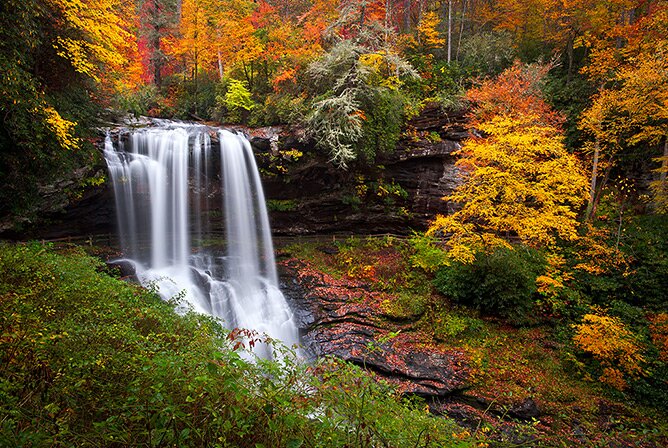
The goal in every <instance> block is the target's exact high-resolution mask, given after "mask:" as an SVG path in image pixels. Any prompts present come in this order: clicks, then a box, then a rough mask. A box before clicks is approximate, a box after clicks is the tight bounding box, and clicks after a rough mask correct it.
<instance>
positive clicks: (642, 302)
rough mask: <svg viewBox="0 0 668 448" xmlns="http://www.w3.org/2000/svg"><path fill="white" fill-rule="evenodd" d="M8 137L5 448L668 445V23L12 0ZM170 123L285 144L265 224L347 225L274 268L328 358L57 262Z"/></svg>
mask: <svg viewBox="0 0 668 448" xmlns="http://www.w3.org/2000/svg"><path fill="white" fill-rule="evenodd" d="M0 111H1V112H2V114H1V115H0V307H1V308H2V313H0V330H1V331H0V347H2V350H1V352H0V359H1V360H2V361H1V362H0V445H1V446H17V447H18V446H26V447H38V446H221V447H223V446H244V447H245V446H248V447H256V448H257V447H274V446H275V447H279V446H281V447H283V446H288V447H294V448H297V447H321V446H322V447H324V446H332V447H338V446H349V447H377V446H383V447H400V446H401V447H403V446H416V447H417V446H447V447H460V446H461V447H465V446H578V445H581V446H620V447H627V446H628V447H631V446H639V447H653V446H657V447H659V446H666V444H668V419H667V418H666V417H667V415H666V403H667V402H668V302H667V301H666V291H668V215H667V214H668V179H667V176H668V1H665V0H588V1H584V0H524V1H520V0H441V1H437V0H384V1H381V0H376V1H373V0H293V1H288V0H267V1H265V0H254V1H251V0H234V1H232V0H126V1H120V0H95V1H94V0H4V1H3V2H1V3H0ZM425 117H426V118H425ZM151 119H170V120H180V121H186V122H188V123H198V124H202V125H206V126H222V127H225V128H229V129H235V130H238V131H239V132H242V133H246V135H256V134H254V133H258V132H260V133H262V132H269V133H271V132H276V133H277V134H276V135H277V136H279V137H276V138H277V139H278V143H277V144H276V145H277V146H275V147H274V146H271V149H269V150H267V151H268V152H267V151H265V152H262V151H258V150H257V148H256V147H255V146H257V145H256V144H255V143H254V140H253V139H251V143H253V145H255V146H254V150H255V151H256V158H258V160H259V161H260V174H261V175H262V180H263V182H264V183H265V188H266V186H267V184H269V185H270V186H272V187H271V188H273V186H275V185H279V186H280V185H282V186H283V187H285V188H286V191H287V190H290V191H291V192H292V193H290V194H289V195H284V196H281V194H280V193H276V194H274V193H272V192H271V191H270V195H269V196H270V199H269V200H268V201H267V208H268V209H269V216H270V220H271V221H272V225H273V226H274V227H276V225H278V224H279V223H280V222H284V221H285V222H287V224H286V225H285V226H284V227H285V228H286V229H288V228H297V227H299V225H301V226H302V227H304V228H306V227H308V225H309V223H308V222H307V220H305V218H303V217H304V216H306V217H308V216H309V213H311V214H316V211H314V210H315V209H313V210H311V212H309V209H311V208H312V206H313V204H315V202H314V199H313V198H309V199H308V201H310V202H308V201H307V199H306V195H307V194H311V195H312V196H318V195H321V196H322V197H323V198H324V197H325V195H324V193H323V191H324V192H327V195H328V196H327V200H330V199H331V200H332V201H333V202H335V203H336V207H333V210H335V211H333V212H332V218H331V219H330V216H329V215H326V216H323V217H322V218H321V219H322V221H328V223H327V225H324V224H322V223H321V222H320V221H318V225H319V226H320V227H318V228H316V227H314V229H315V230H313V229H310V228H309V229H307V230H308V232H307V231H304V232H302V233H303V234H304V235H306V234H308V238H302V237H303V236H304V235H296V234H290V232H289V231H285V232H284V233H285V234H287V235H288V236H289V238H288V237H286V239H285V240H284V241H283V240H280V239H277V242H276V250H275V252H276V257H277V264H278V269H279V273H280V276H281V279H282V280H283V279H289V280H283V281H282V283H281V288H282V289H285V286H284V285H288V288H287V289H290V288H293V289H294V291H293V290H290V291H288V292H285V294H286V295H287V296H289V297H288V299H289V300H288V302H290V303H291V304H293V303H297V304H301V305H300V306H302V307H306V308H304V309H308V310H310V311H309V313H311V314H312V315H315V316H320V317H318V319H321V320H320V321H318V320H317V319H316V323H310V324H309V325H310V326H309V327H308V328H307V327H303V328H302V327H300V328H299V329H300V332H301V335H302V336H305V335H307V336H308V335H310V336H309V337H310V338H311V339H309V341H312V340H313V341H315V340H318V341H320V342H319V343H322V346H323V347H325V348H322V349H316V352H317V353H318V356H314V358H318V359H317V360H314V359H311V360H310V362H309V363H302V361H301V360H300V356H299V354H298V350H294V351H293V349H291V348H289V347H282V346H281V344H280V342H278V341H271V340H269V341H268V342H267V341H266V340H265V341H263V343H267V344H269V345H271V344H276V345H275V348H274V350H276V351H277V352H284V355H283V356H280V357H277V358H276V359H260V360H255V361H254V362H251V361H249V356H250V355H248V353H253V350H252V348H253V346H254V345H255V344H258V345H259V344H260V343H261V342H260V339H262V338H261V336H258V335H256V334H252V333H250V332H247V331H246V330H243V329H229V328H227V329H226V328H225V325H224V322H223V323H221V321H220V320H218V319H217V318H216V317H211V316H203V315H201V314H198V313H195V312H192V311H190V312H186V313H183V312H181V311H179V310H180V306H181V305H180V300H181V299H183V295H181V296H179V295H178V294H177V295H176V296H175V297H174V298H172V299H170V300H160V299H159V295H158V292H159V291H158V289H159V288H158V287H157V286H156V285H155V283H154V284H152V285H149V286H148V287H147V288H142V287H140V286H138V285H137V284H135V283H132V282H125V281H120V280H119V278H121V277H123V278H124V279H126V278H127V277H128V275H127V274H125V273H123V272H121V271H122V269H120V268H119V267H118V266H117V265H114V264H113V263H106V264H105V262H108V261H109V260H111V259H113V258H119V256H120V255H121V253H120V251H119V248H118V247H111V246H113V244H109V245H107V244H103V243H95V241H94V238H92V237H89V235H78V236H79V237H81V239H80V240H79V241H75V242H74V243H70V242H63V241H62V240H58V241H51V242H49V241H46V240H48V239H49V238H47V237H45V235H48V234H49V232H48V229H49V227H50V226H52V225H53V224H54V222H53V220H54V219H55V218H53V216H54V215H53V213H54V211H58V212H60V211H61V210H64V209H69V208H70V207H75V206H76V204H77V203H80V202H82V200H85V198H88V197H89V192H90V191H101V190H102V189H104V188H111V182H112V180H111V176H110V175H109V174H108V173H107V172H106V169H105V168H104V167H105V161H104V155H103V149H104V145H105V143H104V139H105V133H104V132H105V131H103V130H107V131H108V130H109V129H110V128H112V132H111V133H109V132H108V133H107V136H109V135H111V134H113V129H115V128H122V127H124V126H132V125H128V123H140V125H139V126H143V124H142V123H146V122H148V121H147V120H151ZM142 120H143V121H142ZM432 121H433V123H437V124H433V123H432ZM424 123H427V124H426V125H425V124H424ZM124 129H125V128H124ZM453 129H454V131H453ZM257 130H261V131H257ZM114 135H115V134H114ZM262 135H264V134H262ZM272 135H273V134H272ZM249 138H250V137H249ZM263 138H264V137H263ZM119 139H120V137H119ZM221 139H222V137H221ZM273 144H274V143H272V145H273ZM266 146H267V147H268V148H269V143H267V145H266ZM415 148H418V150H422V151H423V153H421V154H422V155H420V157H422V158H423V159H424V160H427V159H429V160H431V161H432V162H433V159H434V158H435V157H437V156H436V155H435V152H434V151H436V149H438V148H441V149H442V148H450V149H447V154H446V153H442V154H441V153H439V154H440V155H438V157H441V158H442V160H446V162H444V163H448V164H450V168H449V170H450V171H449V172H452V173H455V174H456V176H455V177H456V181H454V184H453V185H454V186H453V187H452V188H451V189H448V190H447V191H445V190H443V191H438V188H440V186H441V185H442V182H443V180H442V178H443V176H441V179H440V180H439V179H436V181H434V182H435V184H436V187H434V186H433V185H432V186H431V187H430V188H436V189H437V192H436V194H437V196H438V198H437V199H438V201H439V204H440V205H438V206H432V205H430V207H432V208H430V209H429V213H431V214H429V215H425V214H424V213H423V215H425V216H423V217H421V218H420V219H418V218H417V217H416V216H417V214H418V212H417V211H416V210H417V209H416V207H415V206H414V204H415V203H416V202H417V199H416V197H417V196H416V195H418V194H422V193H419V191H418V190H419V189H418V188H417V187H415V185H413V184H414V183H415V182H417V181H415V182H413V180H411V179H412V178H413V177H415V178H416V179H417V178H418V176H419V175H420V174H419V173H418V169H417V168H415V166H417V165H410V164H409V163H408V162H406V165H405V166H407V167H413V169H415V172H412V171H410V170H409V171H408V173H407V174H406V172H402V173H403V174H402V176H403V177H401V178H399V177H398V176H397V177H395V175H394V174H393V173H395V171H396V172H399V170H395V171H392V166H393V165H396V164H398V163H399V162H397V161H398V160H400V161H402V163H403V162H404V161H405V160H406V159H409V158H411V157H417V156H415V154H416V153H417V152H419V151H418V150H416V149H415ZM425 148H426V149H425ZM263 151H264V150H263ZM429 151H432V152H431V153H430V152H429ZM443 151H445V150H443ZM260 153H262V154H260ZM425 154H426V155H425ZM411 160H412V159H411ZM421 160H422V159H421ZM438 160H441V159H438ZM410 163H413V162H410ZM416 163H417V162H416ZM439 163H440V162H439ZM402 166H404V165H402ZM314 167H316V168H314ZM316 169H318V170H320V171H312V172H314V173H316V175H311V177H309V175H308V173H311V171H309V170H316ZM407 169H408V168H407ZM420 169H422V168H420ZM304 173H306V174H304ZM300 176H301V177H300ZM437 177H438V176H437ZM295 179H296V180H295ZM314 179H315V180H314ZM439 182H441V183H439ZM328 183H329V184H328ZM315 184H317V185H318V188H321V190H317V191H316V190H315V188H316V187H315ZM198 185H199V184H198ZM420 185H421V184H420ZM272 191H273V190H272ZM314 191H316V193H313V192H314ZM416 191H418V192H417V193H416ZM296 192H299V194H298V193H296ZM330 193H331V197H330V196H329V195H330ZM54 198H55V199H54ZM332 198H333V199H332ZM323 200H324V199H323ZM111 201H113V199H112V200H111ZM300 201H301V202H300ZM411 201H412V202H411ZM54 204H55V205H54ZM317 210H318V212H317V213H320V210H321V209H317ZM433 210H436V211H433ZM297 212H299V213H300V214H298V213H297ZM214 214H215V213H214V212H211V215H212V216H213V215H214ZM344 215H345V217H344ZM372 215H373V216H372ZM297 216H299V218H298V217H297ZM384 216H386V217H387V222H388V223H389V222H390V220H391V221H392V225H391V226H390V225H389V224H388V226H385V227H384V226H383V225H378V224H377V223H378V222H381V224H382V222H383V220H384ZM104 219H107V218H104ZM314 219H315V218H314ZM345 219H357V220H358V221H345ZM300 221H302V222H300ZM314 222H315V221H314ZM349 222H353V224H349ZM370 222H373V223H375V224H368V225H367V224H364V223H370ZM343 223H348V224H346V225H345V226H344V224H343ZM360 223H361V224H360ZM396 223H399V225H397V224H396ZM113 225H114V223H112V224H111V226H112V227H113ZM376 228H378V229H383V231H382V232H377V231H374V229H376ZM386 228H387V229H391V232H389V233H390V234H387V233H388V232H386V231H385V229H386ZM281 229H283V227H281ZM322 229H326V231H322ZM351 229H352V230H351ZM282 232H283V231H282ZM293 233H298V232H293ZM376 233H382V234H383V235H382V236H378V235H374V234H376ZM316 234H317V235H316ZM85 238H89V239H88V240H86V241H85V242H84V239H85ZM29 240H30V241H29ZM75 240H76V238H75ZM226 244H227V243H226V242H221V241H214V240H210V241H209V240H207V241H206V242H204V243H202V247H219V246H220V247H222V246H225V245H226ZM290 285H292V286H290ZM145 286H146V285H145ZM300 288H301V289H300ZM304 297H307V298H310V299H309V300H311V298H312V300H313V301H314V303H315V301H319V302H317V303H320V302H322V303H324V305H323V308H322V309H320V308H318V309H317V310H318V311H313V310H316V308H314V307H315V306H316V305H313V304H312V303H306V302H308V301H306V302H305V304H304V303H302V301H303V300H305V299H304ZM314 297H315V298H314ZM342 297H345V298H346V299H345V300H344V299H342ZM331 307H335V308H336V310H333V309H331ZM323 310H324V311H323ZM175 311H178V312H175ZM318 313H321V314H318ZM323 313H324V314H323ZM327 313H330V314H327ZM336 313H339V314H336ZM296 314H300V313H296ZM322 316H325V317H322ZM359 322H363V323H362V324H359ZM353 324H354V325H358V324H359V325H362V326H363V330H364V331H361V330H360V331H361V332H358V333H356V332H355V328H357V327H354V328H353V327H350V325H353ZM346 325H348V326H346ZM316 327H317V328H316ZM305 328H307V329H305ZM351 328H352V329H351ZM360 328H361V327H360ZM369 328H371V330H369ZM365 331H366V332H369V331H370V332H371V333H373V334H372V336H368V335H367V334H366V333H364V332H365ZM327 332H329V333H327ZM371 333H369V334H371ZM340 334H344V336H345V337H346V338H352V339H350V340H346V341H347V342H346V343H350V344H353V345H354V344H357V345H354V347H356V348H354V349H350V350H349V349H348V348H345V347H344V348H341V346H338V345H336V344H337V342H333V341H334V340H335V339H334V336H333V335H336V336H337V337H338V335H340ZM351 335H352V336H351ZM360 335H361V336H360ZM356 338H357V339H356ZM270 339H271V338H270ZM323 340H324V341H325V342H322V341H323ZM350 341H353V342H350ZM327 344H329V345H327ZM326 347H329V348H326ZM311 349H312V347H311ZM247 350H249V352H246V351H247ZM318 350H319V351H318ZM328 350H329V351H328ZM342 353H343V355H342ZM410 353H414V354H416V353H437V354H439V356H441V355H442V357H443V359H446V358H447V359H448V360H449V361H448V362H449V363H450V364H451V365H450V364H448V366H447V367H444V366H445V364H444V366H442V367H441V370H442V371H447V372H448V374H451V376H452V378H442V380H443V381H442V382H443V384H448V386H447V387H446V386H443V387H441V386H439V387H441V389H439V391H438V392H435V393H433V394H432V392H429V393H426V392H424V391H423V389H419V387H423V386H424V384H422V383H420V384H418V386H419V387H418V386H415V385H414V384H412V383H411V384H410V385H407V383H406V382H405V379H406V378H407V377H409V376H410V375H408V374H407V373H406V371H404V370H401V369H402V368H404V361H405V360H406V359H409V358H410ZM415 356H417V355H415ZM425 356H427V355H425ZM439 359H440V358H439ZM393 362H394V364H392V363H393ZM406 369H407V370H410V368H409V367H406ZM397 372H399V373H397ZM434 375H437V376H438V378H441V377H442V376H443V375H444V374H443V373H442V372H441V373H439V374H434ZM379 378H380V379H379ZM430 378H431V377H430ZM450 380H452V384H450V383H449V381H450ZM418 383H419V381H418ZM414 386H415V387H417V389H415V390H417V392H415V390H414V389H411V388H412V387H414ZM446 389H447V390H446ZM411 391H413V392H411ZM523 406H524V408H523ZM527 407H528V409H529V411H527V409H525V408H527ZM522 409H523V410H522ZM534 411H535V412H534Z"/></svg>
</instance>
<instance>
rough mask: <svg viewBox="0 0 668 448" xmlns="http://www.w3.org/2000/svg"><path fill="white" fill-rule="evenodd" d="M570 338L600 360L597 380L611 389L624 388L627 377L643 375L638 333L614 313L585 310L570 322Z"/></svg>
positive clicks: (643, 359) (643, 361)
mask: <svg viewBox="0 0 668 448" xmlns="http://www.w3.org/2000/svg"><path fill="white" fill-rule="evenodd" d="M573 327H574V329H575V335H574V336H573V342H574V343H575V346H576V347H578V348H579V349H580V350H582V351H584V352H586V353H588V354H590V355H592V356H593V357H594V358H595V359H596V361H598V362H599V363H600V364H601V369H600V370H601V372H600V376H599V380H600V381H601V382H603V383H605V384H608V385H609V386H612V387H614V388H615V389H619V390H624V389H625V388H626V387H627V386H628V379H636V378H639V377H641V376H644V375H646V372H645V371H644V369H643V364H644V363H645V362H646V361H645V357H644V356H643V354H642V347H641V345H640V343H639V342H638V337H637V336H636V335H634V334H633V333H632V332H631V331H630V330H629V329H628V328H627V326H626V325H624V323H623V322H622V321H621V320H620V319H619V318H617V317H612V316H608V315H606V314H605V313H603V312H601V311H600V310H599V311H598V312H594V313H590V314H585V315H584V317H583V318H582V322H581V323H579V324H577V325H574V326H573Z"/></svg>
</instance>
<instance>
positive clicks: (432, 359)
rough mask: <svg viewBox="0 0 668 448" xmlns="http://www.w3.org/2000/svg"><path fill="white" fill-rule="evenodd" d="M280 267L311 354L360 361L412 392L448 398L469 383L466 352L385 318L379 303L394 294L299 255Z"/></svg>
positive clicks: (285, 261)
mask: <svg viewBox="0 0 668 448" xmlns="http://www.w3.org/2000/svg"><path fill="white" fill-rule="evenodd" d="M279 268H280V270H281V279H282V284H281V289H282V290H283V292H284V294H285V296H286V298H287V299H288V301H289V302H290V304H291V306H292V308H293V310H294V313H295V317H296V320H297V325H298V327H299V329H300V334H301V338H302V343H303V345H304V346H305V348H306V350H307V351H308V352H309V353H310V354H311V355H313V356H315V357H321V356H336V357H338V358H341V359H343V360H346V361H349V362H352V363H354V364H357V365H360V366H362V367H364V368H366V369H368V370H371V371H373V372H375V373H376V374H378V375H379V376H380V377H382V378H384V379H386V380H387V381H389V382H390V383H392V384H395V385H396V386H398V387H399V389H400V390H401V391H403V392H405V393H409V394H416V395H421V396H425V397H445V396H448V395H452V394H453V393H456V392H460V391H461V390H463V389H466V388H467V387H468V379H469V372H470V369H469V367H468V365H467V359H466V356H465V355H464V353H463V352H461V351H457V350H443V349H441V348H437V347H436V346H434V345H431V344H428V343H424V342H422V341H420V338H419V335H418V334H417V333H415V332H413V331H411V330H410V327H409V325H408V324H403V325H402V324H399V323H395V322H392V321H390V320H388V319H387V318H385V317H384V316H383V311H382V307H381V306H380V304H381V303H382V302H383V300H387V299H391V296H390V295H388V294H385V293H379V292H375V291H370V290H369V288H368V285H366V284H364V283H363V282H359V281H356V280H352V279H336V278H334V277H332V276H330V275H327V274H324V273H322V272H319V271H317V270H315V269H313V268H312V267H311V266H310V265H309V264H307V263H305V262H303V261H300V260H296V259H288V260H284V261H282V262H279Z"/></svg>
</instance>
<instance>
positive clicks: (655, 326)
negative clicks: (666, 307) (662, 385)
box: [649, 313, 668, 363]
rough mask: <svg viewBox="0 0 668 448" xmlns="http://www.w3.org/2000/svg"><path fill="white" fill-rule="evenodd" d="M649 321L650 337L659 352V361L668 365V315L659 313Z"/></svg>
mask: <svg viewBox="0 0 668 448" xmlns="http://www.w3.org/2000/svg"><path fill="white" fill-rule="evenodd" d="M649 321H650V325H649V332H650V336H651V338H652V342H653V343H654V345H655V346H656V348H657V349H658V350H659V359H660V360H661V361H663V362H667V363H668V313H659V314H657V315H655V316H652V317H650V319H649Z"/></svg>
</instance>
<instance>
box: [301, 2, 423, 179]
mask: <svg viewBox="0 0 668 448" xmlns="http://www.w3.org/2000/svg"><path fill="white" fill-rule="evenodd" d="M366 7H367V3H366V2H360V3H356V2H351V3H350V4H347V5H346V6H345V7H344V8H343V10H342V11H341V16H340V18H339V21H337V22H336V23H334V24H333V25H332V29H333V30H339V31H340V32H341V35H339V36H338V37H337V38H336V43H335V44H334V45H333V46H332V47H331V48H330V49H329V51H328V52H327V53H325V54H324V55H323V57H321V58H320V59H318V60H316V61H314V62H313V63H312V64H311V65H310V66H309V68H308V73H309V75H310V76H311V78H312V80H313V81H314V83H315V84H316V86H317V89H318V91H319V92H321V96H320V97H319V99H318V100H317V101H316V102H315V103H314V104H313V110H312V112H311V114H310V115H309V116H308V117H307V120H306V131H307V135H308V137H310V138H311V139H313V140H314V141H315V142H316V145H317V146H318V147H319V148H322V149H324V150H326V151H327V152H329V154H330V156H331V160H332V162H334V163H335V164H336V165H338V166H339V167H342V168H345V167H346V166H347V164H348V163H350V162H351V161H353V160H355V159H358V156H360V155H362V156H365V157H366V158H367V159H373V157H374V156H375V153H376V151H377V149H378V148H379V147H380V148H381V149H393V145H394V144H395V143H396V140H397V139H398V128H397V129H396V132H392V133H389V132H388V133H387V134H386V135H385V136H378V135H374V138H372V139H368V138H367V139H365V140H366V142H364V143H365V144H363V145H361V144H360V143H362V137H363V136H365V134H366V137H369V136H370V135H371V134H372V133H373V132H370V126H368V123H373V122H378V121H379V120H380V121H381V122H383V121H384V123H385V124H387V125H397V124H398V123H400V122H401V121H402V115H403V101H402V98H401V97H400V96H399V95H395V96H394V98H393V99H392V100H391V101H387V99H388V96H391V95H392V94H393V93H398V89H399V87H400V86H401V83H402V77H414V76H417V75H416V73H415V71H414V70H413V68H412V67H411V65H410V64H409V63H408V62H406V61H405V60H403V59H402V58H401V57H400V56H399V55H398V54H397V53H396V52H395V51H394V50H393V48H392V47H391V45H390V44H389V42H387V41H386V39H385V37H386V33H385V29H384V28H383V26H382V24H381V23H380V22H378V18H380V19H382V18H383V15H381V14H378V13H373V14H372V13H371V12H373V11H375V10H373V9H372V10H371V11H369V10H366ZM369 17H371V18H375V20H371V19H370V18H369ZM367 20H368V22H367ZM378 106H379V107H378ZM397 107H398V111H397ZM381 109H384V111H383V110H381ZM383 112H385V113H383ZM397 112H398V113H397ZM388 115H391V116H392V118H391V119H388ZM390 122H391V123H390ZM381 138H383V139H384V140H386V141H385V142H380V141H379V140H380V139H381Z"/></svg>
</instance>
